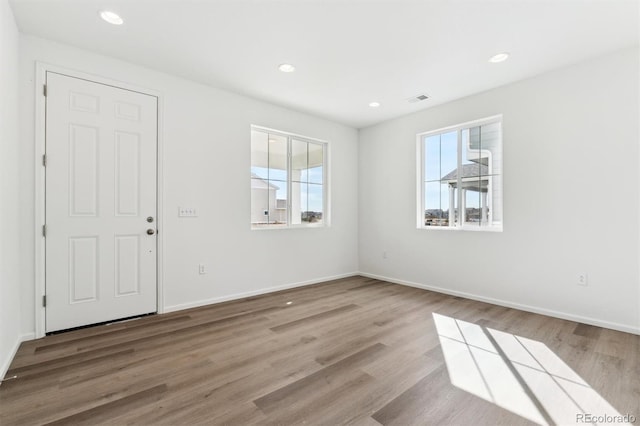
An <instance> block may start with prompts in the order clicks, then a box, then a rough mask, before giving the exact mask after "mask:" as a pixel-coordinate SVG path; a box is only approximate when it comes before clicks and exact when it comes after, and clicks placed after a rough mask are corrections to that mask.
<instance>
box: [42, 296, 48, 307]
mask: <svg viewBox="0 0 640 426" xmlns="http://www.w3.org/2000/svg"><path fill="white" fill-rule="evenodd" d="M42 307H43V308H46V307H47V295H46V294H45V295H43V296H42Z"/></svg>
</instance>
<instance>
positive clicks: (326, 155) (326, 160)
mask: <svg viewBox="0 0 640 426" xmlns="http://www.w3.org/2000/svg"><path fill="white" fill-rule="evenodd" d="M253 130H256V131H259V132H266V133H269V134H272V135H277V136H282V137H285V138H287V224H286V225H274V226H265V227H259V228H257V227H254V226H253V225H252V224H251V223H250V224H249V225H250V227H251V230H252V231H277V230H284V229H309V228H329V227H330V226H331V187H330V181H331V179H330V176H331V169H330V167H331V166H330V164H331V162H330V158H331V156H330V154H331V148H330V143H329V141H326V140H323V139H318V138H312V137H309V136H304V135H300V134H297V133H291V132H285V131H283V130H277V129H272V128H269V127H264V126H258V125H254V124H252V125H251V131H253ZM291 139H296V140H299V141H301V142H311V143H316V144H323V145H324V149H323V152H322V156H323V158H322V161H323V167H322V169H323V171H322V189H323V198H322V223H315V224H312V223H301V224H292V223H291V212H292V209H291V198H292V197H291V191H292V185H291V174H290V170H291Z"/></svg>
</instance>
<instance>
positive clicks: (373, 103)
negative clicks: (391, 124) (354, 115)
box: [369, 102, 380, 108]
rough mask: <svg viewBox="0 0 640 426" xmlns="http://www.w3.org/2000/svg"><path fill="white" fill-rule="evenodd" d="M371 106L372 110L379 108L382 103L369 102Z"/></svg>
mask: <svg viewBox="0 0 640 426" xmlns="http://www.w3.org/2000/svg"><path fill="white" fill-rule="evenodd" d="M369 106H370V107H371V108H378V107H379V106H380V102H369Z"/></svg>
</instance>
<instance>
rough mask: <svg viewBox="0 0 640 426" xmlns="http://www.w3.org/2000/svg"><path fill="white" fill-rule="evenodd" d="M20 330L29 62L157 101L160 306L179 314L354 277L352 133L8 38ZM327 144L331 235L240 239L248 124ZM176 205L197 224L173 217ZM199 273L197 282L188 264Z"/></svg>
mask: <svg viewBox="0 0 640 426" xmlns="http://www.w3.org/2000/svg"><path fill="white" fill-rule="evenodd" d="M20 61H21V63H20V74H21V81H20V98H21V105H20V115H21V117H20V127H21V132H22V133H21V146H20V162H19V164H20V180H21V182H22V183H21V188H22V193H23V194H24V195H25V196H24V197H23V198H22V200H21V208H22V209H21V210H22V212H23V214H22V219H21V222H20V231H21V235H22V241H23V250H22V262H21V267H22V274H21V278H22V282H23V284H24V290H25V291H24V292H23V293H24V297H23V303H22V314H23V321H24V325H23V329H24V331H25V332H31V331H33V330H34V302H33V300H34V294H33V288H34V272H33V262H34V258H33V250H34V244H33V238H34V235H33V234H34V225H33V221H34V215H33V210H34V202H33V195H34V190H35V189H34V188H35V187H34V158H35V157H34V155H35V154H34V120H35V118H34V114H35V113H34V76H35V61H43V62H46V63H50V64H54V65H58V66H63V67H67V68H71V69H75V70H79V71H82V72H86V73H90V74H94V75H98V76H102V77H106V78H110V79H115V80H119V81H123V82H126V83H130V84H134V85H139V86H143V87H147V88H150V89H154V90H157V91H159V92H161V93H162V97H163V103H164V107H163V115H164V123H163V129H162V138H163V141H164V211H163V214H164V228H163V229H160V232H161V233H162V235H163V237H164V293H165V297H164V303H165V306H166V307H167V309H169V310H171V309H179V308H184V307H188V306H193V305H199V304H203V303H207V302H212V301H216V300H221V299H224V298H229V297H233V296H234V295H239V294H245V293H251V292H258V291H261V290H265V289H269V288H272V287H276V286H285V285H290V284H295V283H300V282H306V281H314V280H324V279H329V278H331V277H335V276H340V275H344V274H352V273H354V272H355V271H357V269H358V268H357V266H358V265H357V261H358V259H357V210H358V209H357V183H358V182H357V178H358V176H357V168H356V165H357V163H358V160H357V148H358V144H357V131H356V130H354V129H351V128H348V127H345V126H343V125H339V124H335V123H332V122H329V121H327V120H323V119H318V118H314V117H312V116H309V115H306V114H302V113H298V112H294V111H291V110H287V109H284V108H280V107H276V106H273V105H270V104H267V103H263V102H259V101H255V100H252V99H249V98H246V97H243V96H239V95H235V94H232V93H229V92H225V91H222V90H217V89H214V88H211V87H207V86H204V85H200V84H196V83H192V82H189V81H187V80H184V79H180V78H177V77H173V76H170V75H167V74H163V73H160V72H157V71H153V70H149V69H146V68H142V67H139V66H135V65H132V64H128V63H125V62H122V61H119V60H116V59H112V58H108V57H104V56H99V55H95V54H92V53H90V52H87V51H83V50H79V49H76V48H73V47H70V46H66V45H61V44H57V43H54V42H51V41H47V40H43V39H38V38H34V37H30V36H21V38H20ZM252 124H254V125H259V126H265V127H269V128H273V129H279V130H284V131H288V132H293V133H297V134H302V135H306V136H310V137H313V138H318V139H323V140H327V141H329V142H330V149H331V159H330V167H331V179H332V181H333V182H334V185H332V187H331V201H332V206H333V208H332V226H331V227H330V228H321V229H320V228H319V229H297V230H276V231H274V230H269V231H251V229H250V215H251V212H250V194H251V193H250V186H249V176H250V170H249V169H250V131H251V129H250V125H252ZM178 206H185V207H196V208H197V209H198V213H199V217H198V218H178V216H177V212H178ZM199 263H205V264H206V265H207V266H208V270H209V273H208V274H206V275H198V264H199Z"/></svg>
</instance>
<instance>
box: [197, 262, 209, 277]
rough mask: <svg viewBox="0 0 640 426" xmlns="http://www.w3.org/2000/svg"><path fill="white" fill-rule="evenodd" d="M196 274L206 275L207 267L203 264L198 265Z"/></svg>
mask: <svg viewBox="0 0 640 426" xmlns="http://www.w3.org/2000/svg"><path fill="white" fill-rule="evenodd" d="M198 273H199V274H200V275H204V274H206V273H207V266H206V265H205V264H204V263H201V264H199V265H198Z"/></svg>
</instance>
